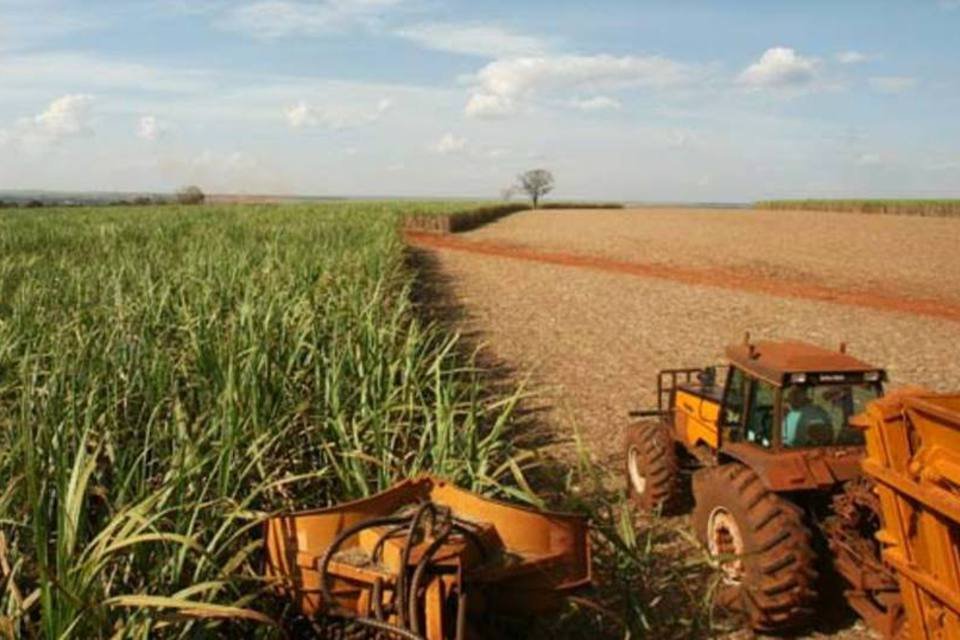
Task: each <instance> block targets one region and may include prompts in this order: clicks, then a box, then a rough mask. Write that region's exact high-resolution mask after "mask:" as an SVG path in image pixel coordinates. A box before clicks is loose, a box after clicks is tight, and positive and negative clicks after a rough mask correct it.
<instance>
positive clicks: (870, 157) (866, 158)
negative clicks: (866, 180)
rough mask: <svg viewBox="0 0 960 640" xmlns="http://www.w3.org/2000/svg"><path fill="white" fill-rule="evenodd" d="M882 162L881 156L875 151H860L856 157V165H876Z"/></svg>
mask: <svg viewBox="0 0 960 640" xmlns="http://www.w3.org/2000/svg"><path fill="white" fill-rule="evenodd" d="M881 164H883V158H881V157H880V155H879V154H877V153H862V154H860V155H859V156H858V157H857V159H856V165H857V166H858V167H878V166H880V165H881Z"/></svg>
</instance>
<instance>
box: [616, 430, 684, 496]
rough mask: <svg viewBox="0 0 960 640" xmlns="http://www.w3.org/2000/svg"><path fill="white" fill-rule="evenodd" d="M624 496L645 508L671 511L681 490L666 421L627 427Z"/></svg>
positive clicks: (675, 455)
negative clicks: (625, 486)
mask: <svg viewBox="0 0 960 640" xmlns="http://www.w3.org/2000/svg"><path fill="white" fill-rule="evenodd" d="M626 465H627V496H628V497H629V498H630V501H631V502H632V503H633V504H634V505H636V506H637V507H639V508H640V509H643V510H645V511H653V510H656V509H660V510H661V512H663V513H670V512H672V511H673V510H675V509H676V507H677V501H678V498H679V494H680V488H679V483H678V480H679V477H678V474H679V461H678V460H677V451H676V449H675V448H674V444H673V438H672V436H671V434H670V428H669V425H666V424H663V423H661V422H653V421H650V422H640V423H638V424H635V425H631V426H630V427H629V428H628V429H627V442H626Z"/></svg>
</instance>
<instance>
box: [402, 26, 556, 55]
mask: <svg viewBox="0 0 960 640" xmlns="http://www.w3.org/2000/svg"><path fill="white" fill-rule="evenodd" d="M395 34H396V35H397V36H399V37H401V38H404V39H407V40H410V41H411V42H414V43H416V44H418V45H420V46H421V47H424V48H427V49H433V50H436V51H447V52H450V53H459V54H463V55H473V56H482V57H488V58H513V57H518V56H530V55H536V54H540V53H543V52H544V51H546V50H547V48H548V47H547V43H546V42H545V41H543V40H541V39H540V38H537V37H534V36H529V35H524V34H520V33H514V32H512V31H508V30H506V29H503V28H502V27H498V26H493V25H480V24H476V25H463V24H449V23H438V22H431V23H426V24H418V25H413V26H410V27H405V28H403V29H400V30H398V31H396V32H395Z"/></svg>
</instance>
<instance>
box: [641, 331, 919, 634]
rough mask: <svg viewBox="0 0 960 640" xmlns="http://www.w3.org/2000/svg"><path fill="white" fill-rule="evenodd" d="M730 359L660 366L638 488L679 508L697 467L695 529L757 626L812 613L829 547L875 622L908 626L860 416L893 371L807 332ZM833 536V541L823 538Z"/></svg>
mask: <svg viewBox="0 0 960 640" xmlns="http://www.w3.org/2000/svg"><path fill="white" fill-rule="evenodd" d="M726 355H727V359H728V364H726V365H724V366H723V367H722V369H724V370H725V375H724V376H723V378H722V379H719V377H718V376H719V371H720V369H721V367H705V368H700V369H672V370H665V371H661V372H660V374H659V378H658V399H659V400H658V407H657V409H655V410H651V411H641V412H635V413H634V414H633V415H635V416H640V417H643V418H646V419H645V420H642V421H640V422H638V423H636V424H634V425H632V426H631V427H630V429H629V432H628V434H627V441H626V467H627V469H626V471H627V477H628V492H629V495H630V497H631V499H632V501H633V502H634V503H635V504H636V505H638V506H639V507H641V508H643V509H662V510H664V511H666V512H669V511H675V510H676V509H677V508H678V507H679V505H680V503H681V499H682V497H683V495H684V491H683V490H682V485H681V478H682V477H683V476H684V475H685V474H683V473H682V471H684V470H693V471H694V472H693V475H692V491H693V498H694V502H695V506H694V509H693V518H692V519H693V526H694V528H695V531H696V534H697V536H698V537H699V538H700V539H701V541H702V542H704V544H705V545H706V546H707V548H708V549H709V550H710V552H711V554H712V555H713V556H714V557H716V558H718V560H719V563H720V569H721V576H722V588H721V593H720V598H721V602H723V603H724V604H725V605H727V606H728V607H730V608H733V609H736V610H739V611H741V612H742V613H743V614H744V615H745V616H746V617H747V619H748V620H749V621H750V623H751V624H752V626H753V627H754V628H756V629H760V630H775V629H782V628H785V627H790V626H795V625H797V624H799V623H802V622H803V621H804V620H806V619H807V618H808V617H809V615H810V614H811V613H812V612H813V608H814V606H815V604H816V601H817V597H818V580H817V578H818V574H819V573H820V572H821V570H822V568H823V567H822V566H820V564H819V563H818V556H820V558H819V559H823V560H826V558H825V557H824V556H825V555H826V554H824V553H820V554H818V553H817V549H820V550H821V551H823V547H824V546H826V547H829V549H830V554H829V555H830V556H831V559H832V565H833V568H834V569H835V570H836V571H837V573H839V574H840V575H841V576H842V577H843V578H844V579H845V580H846V582H847V589H846V591H845V594H846V596H847V600H848V602H849V603H850V604H851V606H852V607H853V608H854V609H855V610H856V611H857V612H858V613H859V614H860V615H862V616H863V617H864V618H865V619H866V621H867V622H868V623H869V624H871V626H874V627H875V628H877V629H878V630H880V631H881V632H883V633H886V634H888V635H892V634H894V633H895V632H896V631H897V628H898V627H899V625H900V624H901V620H902V605H901V598H900V594H899V589H898V586H897V580H896V575H895V572H894V571H893V570H891V569H890V568H889V566H888V565H886V564H885V563H884V562H882V561H881V559H880V547H879V543H878V542H877V541H876V539H875V537H874V534H875V533H876V532H877V531H878V530H879V528H880V508H879V502H878V500H877V497H876V494H875V492H874V491H873V490H872V486H871V485H870V483H869V482H868V481H867V480H865V479H864V478H863V475H862V471H861V461H862V459H863V458H864V434H863V431H862V430H861V429H858V428H856V427H855V426H853V425H852V424H851V418H853V417H854V416H855V415H857V414H860V413H861V412H862V411H863V410H864V409H865V408H866V406H867V405H868V403H870V402H871V401H874V400H876V399H877V398H879V397H881V396H882V394H883V383H884V381H885V379H886V374H885V372H884V370H883V369H881V368H879V367H875V366H872V365H870V364H867V363H865V362H862V361H860V360H858V359H856V358H854V357H852V356H850V355H848V354H847V353H846V349H845V347H844V346H842V345H841V348H840V350H839V351H829V350H826V349H822V348H819V347H816V346H813V345H808V344H804V343H800V342H758V343H751V342H750V341H749V337H748V338H747V340H745V341H744V343H743V344H739V345H735V346H731V347H729V348H728V349H727V352H726ZM824 543H825V544H824Z"/></svg>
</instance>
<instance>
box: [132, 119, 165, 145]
mask: <svg viewBox="0 0 960 640" xmlns="http://www.w3.org/2000/svg"><path fill="white" fill-rule="evenodd" d="M168 132H169V127H168V126H167V125H166V124H165V123H163V122H160V121H159V120H158V119H157V117H156V116H141V117H140V120H139V121H138V122H137V137H138V138H140V139H142V140H147V141H148V142H155V141H156V140H158V139H159V138H162V137H163V136H165V135H166V134H167V133H168Z"/></svg>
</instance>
